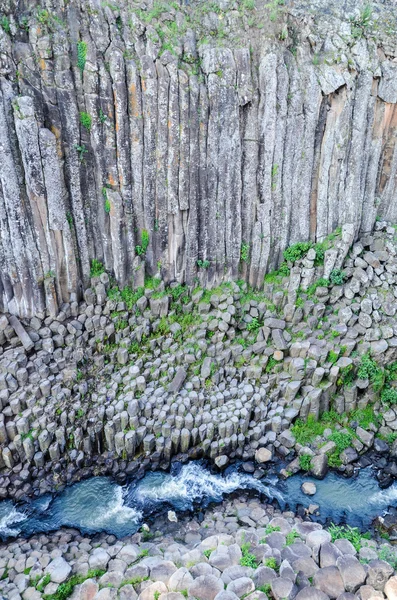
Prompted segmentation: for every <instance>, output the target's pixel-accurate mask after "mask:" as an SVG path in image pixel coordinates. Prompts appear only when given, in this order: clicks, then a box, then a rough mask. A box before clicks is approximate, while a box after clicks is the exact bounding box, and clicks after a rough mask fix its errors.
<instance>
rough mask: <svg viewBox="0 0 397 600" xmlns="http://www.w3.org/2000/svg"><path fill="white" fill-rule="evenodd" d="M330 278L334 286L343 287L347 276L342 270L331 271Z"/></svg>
mask: <svg viewBox="0 0 397 600" xmlns="http://www.w3.org/2000/svg"><path fill="white" fill-rule="evenodd" d="M329 278H330V281H331V283H332V284H333V285H343V283H344V281H345V279H346V275H345V273H344V272H343V271H342V270H341V269H334V270H333V271H331V273H330V276H329Z"/></svg>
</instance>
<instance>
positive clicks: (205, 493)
mask: <svg viewBox="0 0 397 600" xmlns="http://www.w3.org/2000/svg"><path fill="white" fill-rule="evenodd" d="M239 489H255V490H257V491H258V492H260V493H262V494H265V495H266V496H267V497H268V498H269V499H272V498H274V497H277V498H278V499H280V500H283V496H282V494H280V492H278V491H277V490H276V489H275V488H273V487H271V488H270V487H268V486H266V485H264V484H263V483H261V482H260V481H258V480H256V479H254V478H253V477H252V476H250V475H245V474H241V473H238V472H237V471H233V472H231V473H228V474H227V475H224V476H221V475H214V474H212V473H210V472H208V471H207V470H206V469H205V468H204V467H202V466H201V465H199V464H194V463H190V464H187V465H184V466H183V467H182V468H181V469H180V471H179V473H178V474H177V475H170V474H158V473H153V474H150V475H148V476H146V477H145V479H144V480H142V482H140V484H139V485H138V486H137V488H136V490H135V493H134V497H135V500H136V501H137V502H138V504H140V505H143V506H144V505H145V503H147V502H150V503H154V504H160V503H164V502H168V503H170V504H173V505H176V506H180V507H181V508H184V509H187V508H191V507H192V506H193V504H194V503H196V502H202V501H203V500H204V499H210V500H212V501H215V502H219V501H221V500H222V498H223V496H224V495H225V494H230V493H232V492H235V491H236V490H239Z"/></svg>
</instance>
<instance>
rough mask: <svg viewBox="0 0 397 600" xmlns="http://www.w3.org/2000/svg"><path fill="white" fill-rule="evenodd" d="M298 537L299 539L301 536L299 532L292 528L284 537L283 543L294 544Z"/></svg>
mask: <svg viewBox="0 0 397 600" xmlns="http://www.w3.org/2000/svg"><path fill="white" fill-rule="evenodd" d="M300 539H301V536H300V535H299V533H298V532H297V531H295V529H293V530H292V531H290V532H289V533H287V535H286V537H285V545H286V546H291V545H292V544H294V543H295V542H296V540H300Z"/></svg>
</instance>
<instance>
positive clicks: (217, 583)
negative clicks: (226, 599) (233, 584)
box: [188, 575, 224, 600]
mask: <svg viewBox="0 0 397 600" xmlns="http://www.w3.org/2000/svg"><path fill="white" fill-rule="evenodd" d="M223 589H224V587H223V581H222V580H221V579H218V578H217V577H215V576H214V575H201V576H200V577H197V579H195V580H194V581H193V582H192V583H191V584H190V585H189V587H188V592H189V596H193V597H194V598H199V599H200V600H214V598H215V596H216V595H217V594H219V592H222V591H223Z"/></svg>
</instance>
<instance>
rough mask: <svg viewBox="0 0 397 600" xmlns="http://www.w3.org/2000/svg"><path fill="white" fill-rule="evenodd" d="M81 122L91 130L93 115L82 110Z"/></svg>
mask: <svg viewBox="0 0 397 600" xmlns="http://www.w3.org/2000/svg"><path fill="white" fill-rule="evenodd" d="M80 123H81V124H82V126H83V127H84V128H85V129H86V130H87V131H90V130H91V124H92V119H91V115H89V114H88V113H86V112H81V113H80Z"/></svg>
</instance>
